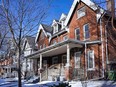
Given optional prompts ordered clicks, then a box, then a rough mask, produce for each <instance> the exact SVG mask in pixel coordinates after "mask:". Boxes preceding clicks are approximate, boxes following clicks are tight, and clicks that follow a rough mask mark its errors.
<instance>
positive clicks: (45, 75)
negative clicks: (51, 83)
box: [41, 69, 48, 81]
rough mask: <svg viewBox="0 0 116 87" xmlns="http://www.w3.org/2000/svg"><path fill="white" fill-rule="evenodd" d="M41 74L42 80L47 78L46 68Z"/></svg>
mask: <svg viewBox="0 0 116 87" xmlns="http://www.w3.org/2000/svg"><path fill="white" fill-rule="evenodd" d="M41 75H42V81H44V80H47V78H48V69H46V70H44V71H43V72H42V74H41Z"/></svg>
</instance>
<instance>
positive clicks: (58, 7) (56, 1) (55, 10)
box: [43, 0, 106, 24]
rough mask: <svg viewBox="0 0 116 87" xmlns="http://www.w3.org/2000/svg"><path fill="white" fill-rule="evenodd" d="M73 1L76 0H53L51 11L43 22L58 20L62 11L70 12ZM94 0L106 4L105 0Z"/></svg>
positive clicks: (102, 5)
mask: <svg viewBox="0 0 116 87" xmlns="http://www.w3.org/2000/svg"><path fill="white" fill-rule="evenodd" d="M43 1H45V0H43ZM48 1H49V0H48ZM73 1H74V0H52V5H51V8H50V9H49V12H48V13H47V15H48V16H47V18H46V19H45V20H44V22H43V23H45V24H51V23H52V20H53V19H57V20H58V19H59V18H60V16H61V14H62V13H65V14H68V12H69V10H70V7H71V5H72V3H73ZM92 1H94V2H97V3H98V5H101V7H104V6H105V5H106V3H104V2H105V0H92ZM101 2H102V3H101ZM100 3H101V4H100Z"/></svg>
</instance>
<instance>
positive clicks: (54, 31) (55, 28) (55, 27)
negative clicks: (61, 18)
mask: <svg viewBox="0 0 116 87" xmlns="http://www.w3.org/2000/svg"><path fill="white" fill-rule="evenodd" d="M53 28H54V30H53V34H55V33H57V32H58V24H55V25H54V26H53Z"/></svg>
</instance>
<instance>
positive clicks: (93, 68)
mask: <svg viewBox="0 0 116 87" xmlns="http://www.w3.org/2000/svg"><path fill="white" fill-rule="evenodd" d="M90 52H92V59H93V61H92V62H93V67H92V68H90V67H89V66H90V65H89V58H90ZM87 62H88V70H95V59H94V50H89V51H88V59H87Z"/></svg>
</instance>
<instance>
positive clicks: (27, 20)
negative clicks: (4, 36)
mask: <svg viewBox="0 0 116 87" xmlns="http://www.w3.org/2000/svg"><path fill="white" fill-rule="evenodd" d="M49 6H50V2H49V3H48V4H47V5H46V4H44V2H43V0H2V7H1V9H2V11H3V14H1V15H0V16H2V17H4V18H5V20H6V25H7V28H8V30H9V31H10V34H11V35H12V39H13V41H14V43H15V46H16V48H17V50H18V86H19V87H21V66H20V58H21V42H22V40H23V38H24V37H25V36H26V35H34V33H35V31H36V30H35V29H36V28H37V26H38V24H40V23H41V22H42V20H43V18H45V17H46V13H47V10H48V8H49ZM36 32H37V31H36Z"/></svg>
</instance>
